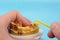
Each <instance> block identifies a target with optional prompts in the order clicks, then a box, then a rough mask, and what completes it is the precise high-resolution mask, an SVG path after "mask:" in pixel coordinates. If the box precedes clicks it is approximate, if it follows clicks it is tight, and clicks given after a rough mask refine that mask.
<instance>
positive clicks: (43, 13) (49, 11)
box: [0, 0, 60, 40]
mask: <svg viewBox="0 0 60 40" xmlns="http://www.w3.org/2000/svg"><path fill="white" fill-rule="evenodd" d="M14 9H17V10H18V11H19V12H20V13H21V14H22V15H23V16H25V17H26V18H28V19H29V20H31V21H34V20H36V19H38V20H42V21H44V22H46V23H48V24H49V25H51V23H52V22H55V21H57V22H60V0H0V15H3V14H5V13H6V12H9V11H11V10H14ZM40 28H41V29H42V30H44V32H43V35H42V38H41V40H57V39H56V38H53V39H51V38H48V36H47V33H48V31H49V28H46V27H44V26H43V25H40Z"/></svg>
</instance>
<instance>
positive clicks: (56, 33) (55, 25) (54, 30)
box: [48, 22, 60, 40]
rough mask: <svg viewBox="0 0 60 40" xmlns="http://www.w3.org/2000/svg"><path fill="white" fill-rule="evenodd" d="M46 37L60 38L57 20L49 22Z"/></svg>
mask: <svg viewBox="0 0 60 40" xmlns="http://www.w3.org/2000/svg"><path fill="white" fill-rule="evenodd" d="M48 37H50V38H54V37H56V38H57V39H58V40H60V23H59V22H53V23H52V24H51V30H50V31H49V33H48Z"/></svg>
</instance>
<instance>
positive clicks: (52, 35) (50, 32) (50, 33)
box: [48, 30, 55, 38]
mask: <svg viewBox="0 0 60 40" xmlns="http://www.w3.org/2000/svg"><path fill="white" fill-rule="evenodd" d="M48 37H49V38H54V37H55V36H54V34H53V32H52V30H50V31H49V32H48Z"/></svg>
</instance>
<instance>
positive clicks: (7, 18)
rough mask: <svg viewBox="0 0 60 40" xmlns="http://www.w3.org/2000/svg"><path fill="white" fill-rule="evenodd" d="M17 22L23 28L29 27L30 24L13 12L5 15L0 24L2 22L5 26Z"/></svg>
mask: <svg viewBox="0 0 60 40" xmlns="http://www.w3.org/2000/svg"><path fill="white" fill-rule="evenodd" d="M14 20H17V21H18V22H19V23H21V22H22V24H23V25H24V26H26V25H30V24H31V22H30V21H29V20H28V19H26V18H24V17H23V16H22V15H21V14H19V12H18V11H16V10H13V11H11V12H8V13H6V14H5V15H3V16H2V20H1V23H3V22H4V24H5V26H6V25H8V24H9V23H10V22H11V21H14Z"/></svg>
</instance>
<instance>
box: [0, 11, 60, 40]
mask: <svg viewBox="0 0 60 40" xmlns="http://www.w3.org/2000/svg"><path fill="white" fill-rule="evenodd" d="M15 20H16V21H18V22H19V23H21V24H23V26H24V27H25V26H27V25H31V21H29V20H28V19H26V18H25V17H23V16H22V15H21V14H20V13H19V12H18V11H17V10H13V11H10V12H8V13H6V14H5V15H3V16H0V40H14V39H12V38H11V37H10V36H9V33H8V30H7V27H8V25H9V23H10V22H11V21H15ZM59 30H60V23H59V22H54V23H52V24H51V30H50V31H49V33H48V37H50V38H54V37H56V38H57V39H58V40H60V31H59ZM31 40H33V39H31Z"/></svg>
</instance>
